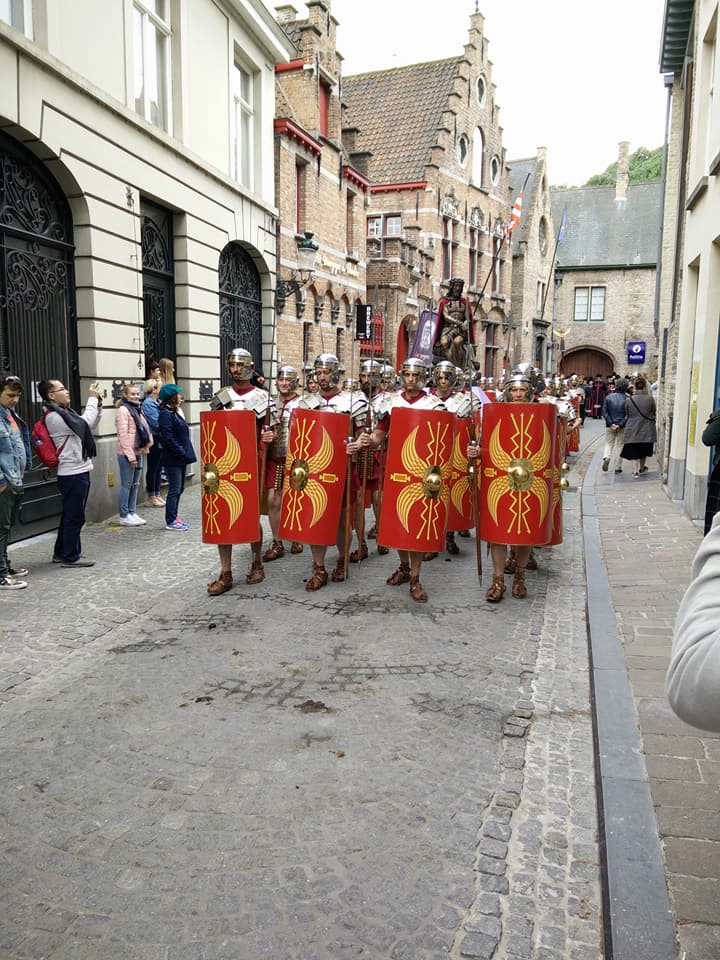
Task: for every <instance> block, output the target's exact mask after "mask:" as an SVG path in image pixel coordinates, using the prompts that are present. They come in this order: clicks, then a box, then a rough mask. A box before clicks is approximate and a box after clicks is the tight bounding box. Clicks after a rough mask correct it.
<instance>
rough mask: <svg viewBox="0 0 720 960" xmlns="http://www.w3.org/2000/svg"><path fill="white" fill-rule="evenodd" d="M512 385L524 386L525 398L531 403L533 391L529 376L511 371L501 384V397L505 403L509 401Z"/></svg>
mask: <svg viewBox="0 0 720 960" xmlns="http://www.w3.org/2000/svg"><path fill="white" fill-rule="evenodd" d="M513 387H524V388H525V400H526V402H527V403H531V402H532V399H533V395H534V393H535V391H534V389H533V385H532V381H531V380H530V378H529V377H527V376H525V375H523V374H521V373H511V374H510V376H509V377H508V378H507V380H506V381H505V384H504V386H503V399H504V400H505V402H506V403H509V402H510V390H511V389H512V388H513Z"/></svg>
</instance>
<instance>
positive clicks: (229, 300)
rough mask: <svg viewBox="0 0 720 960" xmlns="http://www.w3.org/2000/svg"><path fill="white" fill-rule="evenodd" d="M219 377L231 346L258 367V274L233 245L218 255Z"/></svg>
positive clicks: (260, 341) (221, 374) (221, 375)
mask: <svg viewBox="0 0 720 960" xmlns="http://www.w3.org/2000/svg"><path fill="white" fill-rule="evenodd" d="M218 274H219V286H220V291H219V293H220V378H221V380H222V379H223V378H224V376H225V357H226V356H227V355H228V353H229V352H230V351H231V350H232V349H233V348H234V347H244V348H245V350H249V351H250V353H251V354H252V358H253V360H254V361H255V369H256V370H259V369H261V367H262V324H261V317H262V303H261V297H260V274H259V273H258V269H257V267H256V266H255V264H254V263H253V261H252V258H251V257H250V255H249V254H248V253H246V251H245V250H243V248H242V247H241V246H240V245H239V244H237V243H229V244H228V245H227V246H226V247H225V249H224V250H223V251H222V253H221V254H220V262H219V266H218Z"/></svg>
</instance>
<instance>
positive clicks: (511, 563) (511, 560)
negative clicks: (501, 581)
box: [505, 554, 517, 573]
mask: <svg viewBox="0 0 720 960" xmlns="http://www.w3.org/2000/svg"><path fill="white" fill-rule="evenodd" d="M516 570H517V561H516V560H515V557H514V556H513V554H510V556H509V557H508V558H507V560H506V561H505V573H515V571H516Z"/></svg>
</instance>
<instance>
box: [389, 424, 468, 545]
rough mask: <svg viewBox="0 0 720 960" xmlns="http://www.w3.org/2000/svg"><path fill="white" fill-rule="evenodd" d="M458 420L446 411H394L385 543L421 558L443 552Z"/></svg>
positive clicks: (390, 437) (390, 435) (390, 443)
mask: <svg viewBox="0 0 720 960" xmlns="http://www.w3.org/2000/svg"><path fill="white" fill-rule="evenodd" d="M454 419H455V418H454V415H453V414H452V413H449V412H448V411H444V410H414V409H413V408H412V407H395V408H393V410H392V412H391V414H390V434H389V437H388V449H387V458H386V460H385V486H384V489H383V504H382V513H381V514H380V530H379V532H378V542H379V543H383V544H384V545H385V546H387V547H393V548H394V549H395V550H414V551H417V552H421V553H423V552H425V551H432V552H437V551H440V550H442V549H443V547H444V544H445V532H446V530H447V522H448V504H449V500H450V486H449V481H450V474H451V471H452V446H453V426H454Z"/></svg>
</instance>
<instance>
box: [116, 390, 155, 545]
mask: <svg viewBox="0 0 720 960" xmlns="http://www.w3.org/2000/svg"><path fill="white" fill-rule="evenodd" d="M115 432H116V433H117V459H118V467H119V469H120V493H119V495H118V511H119V513H120V524H121V526H123V527H141V526H144V525H145V523H146V521H145V520H143V519H142V517H139V516H138V515H137V496H138V489H139V487H140V474H141V473H142V466H143V454H144V453H147V452H148V450H149V449H150V447H151V446H152V442H153V439H152V434H151V432H150V427H149V425H148V422H147V420H146V419H145V417H144V416H143V414H142V411H141V410H140V387H138V386H137V385H136V384H134V383H126V384H125V385H124V386H123V388H122V396H121V397H120V400H118V403H117V412H116V414H115Z"/></svg>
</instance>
